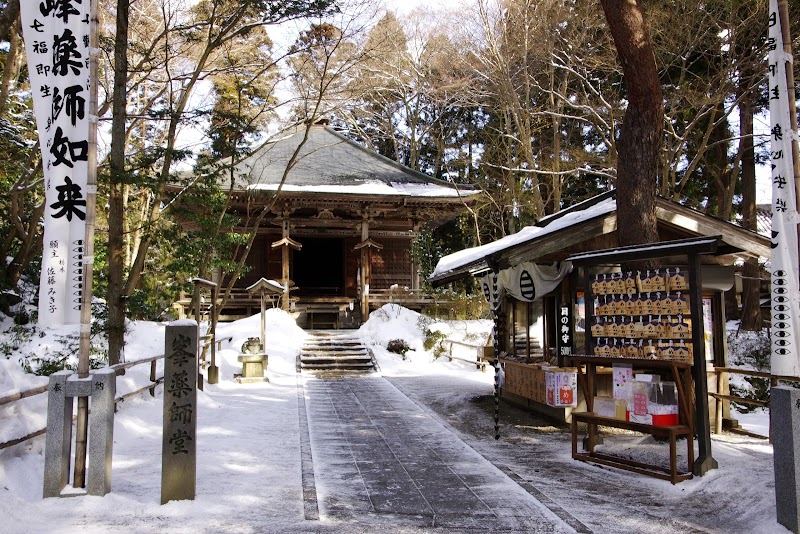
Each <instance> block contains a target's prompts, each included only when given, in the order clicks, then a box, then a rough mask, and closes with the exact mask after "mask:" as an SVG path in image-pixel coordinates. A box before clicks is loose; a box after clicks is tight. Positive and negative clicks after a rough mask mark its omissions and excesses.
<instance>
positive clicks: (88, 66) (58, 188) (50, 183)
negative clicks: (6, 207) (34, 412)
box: [20, 0, 98, 487]
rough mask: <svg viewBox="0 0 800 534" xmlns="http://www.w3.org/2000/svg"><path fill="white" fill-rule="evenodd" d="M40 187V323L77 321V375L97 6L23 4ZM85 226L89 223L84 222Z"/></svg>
mask: <svg viewBox="0 0 800 534" xmlns="http://www.w3.org/2000/svg"><path fill="white" fill-rule="evenodd" d="M20 16H21V21H22V30H23V37H24V39H25V51H26V55H27V58H28V70H29V73H30V83H31V92H32V97H33V108H34V114H35V116H36V125H37V129H38V133H39V146H40V148H41V151H42V168H43V174H44V186H45V206H46V207H45V213H44V217H43V225H44V238H43V243H44V250H43V254H42V271H41V277H40V281H39V325H40V326H42V327H58V326H62V325H80V345H79V347H80V348H79V350H80V353H79V359H78V375H79V377H80V378H86V377H88V375H89V336H90V322H91V294H92V292H91V276H92V262H93V254H94V248H93V246H92V244H93V240H94V212H95V209H94V207H95V194H96V191H97V175H96V172H97V151H96V146H97V143H96V139H97V137H96V130H97V82H96V80H97V76H96V75H97V56H96V51H97V49H98V38H97V5H96V1H94V2H93V1H92V0H60V1H57V2H56V1H51V0H48V1H24V2H20ZM87 223H88V224H87ZM87 419H88V398H87V397H84V396H79V397H78V422H77V427H76V434H77V435H76V447H75V452H76V460H75V479H74V481H75V482H74V485H75V486H76V487H83V486H84V485H85V478H84V474H85V466H86V431H87Z"/></svg>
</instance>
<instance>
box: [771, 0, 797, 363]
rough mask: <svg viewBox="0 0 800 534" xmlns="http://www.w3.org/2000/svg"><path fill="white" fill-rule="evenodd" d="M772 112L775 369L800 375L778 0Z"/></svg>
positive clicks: (793, 204) (790, 134) (793, 209)
mask: <svg viewBox="0 0 800 534" xmlns="http://www.w3.org/2000/svg"><path fill="white" fill-rule="evenodd" d="M768 45H769V98H770V100H769V115H770V123H771V124H770V126H771V130H770V141H771V152H772V258H771V261H770V264H771V269H772V296H771V299H772V302H771V304H772V306H771V308H772V366H771V369H772V374H774V375H783V376H800V345H799V344H798V343H800V336H799V335H798V334H800V317H798V314H800V287H799V286H800V268H798V258H797V255H798V248H797V223H798V216H797V199H796V193H795V183H794V166H793V158H792V139H793V138H794V137H795V136H796V132H794V131H792V123H791V115H790V111H789V98H794V91H792V92H791V94H790V93H789V90H788V85H787V80H786V64H787V62H791V61H792V56H791V55H790V54H787V53H785V52H784V49H783V37H782V34H781V18H780V15H779V13H778V1H777V0H770V3H769V37H768Z"/></svg>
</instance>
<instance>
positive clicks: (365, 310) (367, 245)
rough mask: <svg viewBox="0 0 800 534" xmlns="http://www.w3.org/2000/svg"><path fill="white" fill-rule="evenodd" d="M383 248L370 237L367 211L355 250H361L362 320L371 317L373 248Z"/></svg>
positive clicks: (360, 296)
mask: <svg viewBox="0 0 800 534" xmlns="http://www.w3.org/2000/svg"><path fill="white" fill-rule="evenodd" d="M373 248H375V249H377V250H381V249H382V248H383V246H382V245H379V244H378V243H376V242H375V241H373V240H372V239H371V238H370V237H369V214H368V212H366V211H365V213H364V219H363V220H362V221H361V242H360V243H359V244H358V245H356V246H355V248H354V250H360V251H361V263H360V265H359V278H360V279H361V292H360V295H359V300H360V303H361V321H362V322H365V321H366V320H367V319H368V318H369V285H370V277H371V270H372V249H373Z"/></svg>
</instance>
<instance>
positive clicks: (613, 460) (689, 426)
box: [570, 355, 695, 484]
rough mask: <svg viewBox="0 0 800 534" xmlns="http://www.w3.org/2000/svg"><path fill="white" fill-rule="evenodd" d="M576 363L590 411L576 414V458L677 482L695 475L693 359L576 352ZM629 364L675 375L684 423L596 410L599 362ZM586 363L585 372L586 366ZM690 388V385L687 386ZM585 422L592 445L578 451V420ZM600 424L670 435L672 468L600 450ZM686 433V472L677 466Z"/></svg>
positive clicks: (681, 419)
mask: <svg viewBox="0 0 800 534" xmlns="http://www.w3.org/2000/svg"><path fill="white" fill-rule="evenodd" d="M570 359H571V360H572V364H573V365H574V366H576V367H577V368H578V387H580V388H581V389H582V391H583V395H584V398H585V399H586V410H587V411H586V412H576V413H573V414H572V458H573V459H575V460H581V461H584V462H595V463H599V464H603V465H609V466H612V467H618V468H620V469H626V470H628V471H633V472H635V473H640V474H644V475H650V476H653V477H656V478H661V479H664V480H669V481H671V482H672V483H673V484H676V483H677V482H680V481H682V480H688V479H690V478H692V472H693V470H694V460H695V458H694V425H693V421H694V418H693V417H692V414H693V413H694V407H693V405H692V403H691V398H692V397H691V386H692V375H691V372H692V366H691V364H689V363H684V362H678V361H674V360H646V359H643V358H617V357H608V356H593V355H573V356H571V357H570ZM615 363H616V364H627V365H631V366H632V367H634V368H639V369H654V370H656V369H657V370H662V371H663V370H667V371H669V373H670V374H671V376H672V379H673V381H674V382H675V386H676V388H677V390H678V415H679V422H680V424H678V425H675V426H653V425H647V424H643V423H635V422H632V421H623V420H621V419H614V418H611V417H603V416H600V415H597V414H596V413H594V393H593V392H594V390H595V381H596V375H597V366H598V365H602V366H611V365H613V364H615ZM584 367H585V372H584V369H583V368H584ZM687 388H688V389H687ZM579 422H583V423H586V424H587V425H588V432H589V439H588V445H589V446H588V448H587V450H586V451H585V452H578V444H577V442H578V423H579ZM598 426H608V427H614V428H622V429H626V430H634V431H636V432H642V433H645V434H650V435H652V436H655V437H662V438H667V439H669V446H670V452H669V465H670V468H669V469H664V468H662V467H659V466H656V465H651V464H644V463H641V462H636V461H634V460H629V459H626V458H621V457H618V456H612V455H608V454H603V453H599V452H596V451H595V450H594V446H595V436H596V434H597V427H598ZM681 437H685V438H686V442H687V452H688V458H687V464H688V466H687V467H688V469H687V471H686V472H680V471H678V467H677V444H676V441H677V439H678V438H681Z"/></svg>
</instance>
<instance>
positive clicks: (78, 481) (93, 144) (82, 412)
mask: <svg viewBox="0 0 800 534" xmlns="http://www.w3.org/2000/svg"><path fill="white" fill-rule="evenodd" d="M90 5H91V7H90V21H89V50H90V54H89V55H90V58H89V137H88V139H87V141H88V150H87V152H88V153H87V160H88V162H87V165H88V166H87V175H86V230H85V233H84V239H83V280H82V283H83V292H82V293H81V326H80V340H79V348H78V350H79V353H78V376H79V377H80V378H86V377H88V376H89V353H90V349H91V326H92V269H93V267H94V225H95V205H96V199H97V67H98V60H97V56H98V54H99V53H100V50H99V40H98V34H97V32H98V26H99V18H98V10H97V0H93V1H92V2H91V4H90ZM88 420H89V398H88V397H83V396H81V397H78V420H77V424H76V427H75V476H74V483H73V485H74V486H75V487H76V488H83V487H85V486H86V450H87V449H86V445H87V435H88Z"/></svg>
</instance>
